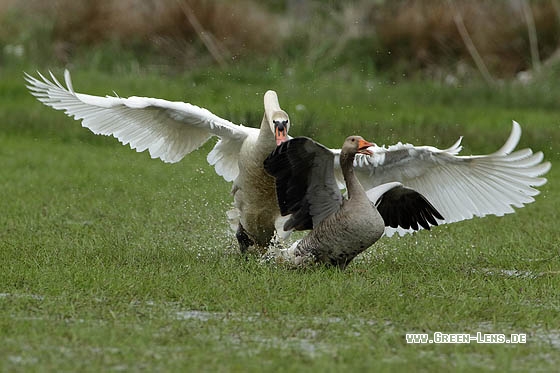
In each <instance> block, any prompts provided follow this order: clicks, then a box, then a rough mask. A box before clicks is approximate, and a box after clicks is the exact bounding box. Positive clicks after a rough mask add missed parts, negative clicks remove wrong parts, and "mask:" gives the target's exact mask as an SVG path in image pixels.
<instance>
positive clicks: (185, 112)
mask: <svg viewBox="0 0 560 373" xmlns="http://www.w3.org/2000/svg"><path fill="white" fill-rule="evenodd" d="M39 76H40V78H41V79H37V78H35V77H32V76H31V75H29V74H25V79H26V81H27V83H28V85H27V87H28V89H29V90H30V92H31V93H32V94H33V95H34V96H35V97H36V98H37V99H38V100H39V101H41V102H42V103H44V104H45V105H47V106H50V107H52V108H54V109H57V110H64V112H65V113H66V114H67V115H68V116H71V117H74V118H75V119H76V120H81V121H82V126H84V127H87V128H89V129H90V130H91V131H92V132H93V133H95V134H101V135H112V136H114V137H116V138H117V139H118V140H119V141H120V142H122V143H123V144H125V145H126V144H129V145H130V147H131V148H132V149H136V150H137V151H138V152H142V151H144V150H146V149H147V150H148V151H149V153H150V155H151V157H152V158H159V159H161V160H162V161H164V162H170V163H174V162H178V161H180V160H181V159H182V158H183V157H184V156H185V155H187V154H189V153H190V152H192V151H193V150H196V149H198V148H199V147H200V146H202V145H203V144H204V143H205V142H206V141H208V140H209V139H210V138H211V137H213V136H217V137H218V138H219V141H218V142H217V144H216V145H215V146H214V148H213V149H212V151H211V152H210V153H209V154H208V157H207V160H208V162H209V163H210V164H211V165H213V166H214V168H215V170H216V173H217V174H218V175H220V176H222V177H223V178H224V179H225V180H226V181H233V189H232V193H233V196H234V204H235V208H236V209H237V211H234V212H230V213H229V214H230V215H231V216H237V215H238V218H239V224H238V229H237V234H236V236H237V239H238V241H239V244H240V249H241V251H246V250H247V249H248V247H250V246H252V245H255V246H257V248H258V249H260V250H263V249H264V248H265V247H266V246H268V244H269V242H270V240H271V238H272V237H273V235H274V232H275V227H276V225H275V224H277V223H276V220H277V219H278V217H279V216H280V211H279V209H278V204H277V201H276V198H275V197H276V194H275V192H274V191H275V189H274V188H275V187H274V179H273V178H272V177H271V176H270V175H268V174H267V173H266V172H265V171H264V169H263V161H264V159H265V158H266V157H267V156H268V155H269V154H270V152H272V151H273V150H274V148H275V147H276V145H277V144H280V143H281V142H283V141H285V140H287V138H288V135H287V134H288V130H289V127H290V120H289V117H288V115H287V114H286V112H284V111H283V110H282V109H281V108H280V105H279V103H278V97H277V95H276V93H275V92H274V91H267V92H266V93H265V95H264V116H263V120H262V123H261V126H260V129H257V128H251V127H245V126H243V125H236V124H233V123H231V122H230V121H228V120H225V119H223V118H220V117H218V116H216V115H214V114H212V113H211V112H210V111H208V110H206V109H203V108H200V107H198V106H195V105H192V104H188V103H184V102H171V101H166V100H162V99H156V98H148V97H129V98H121V97H110V96H107V97H99V96H92V95H87V94H81V93H76V92H75V91H74V88H73V87H72V81H71V79H70V73H69V72H68V70H66V71H65V72H64V78H65V81H66V87H64V86H63V85H62V84H61V83H60V82H59V81H58V80H57V79H56V78H55V76H54V75H53V74H52V73H51V74H50V76H51V79H52V81H51V80H49V79H47V78H45V77H44V76H43V75H41V74H40V73H39Z"/></svg>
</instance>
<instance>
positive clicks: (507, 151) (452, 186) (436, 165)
mask: <svg viewBox="0 0 560 373" xmlns="http://www.w3.org/2000/svg"><path fill="white" fill-rule="evenodd" d="M520 137H521V127H520V126H519V124H518V123H517V122H515V121H514V122H513V129H512V132H511V134H510V136H509V138H508V140H507V141H506V143H505V144H504V145H503V146H502V147H501V148H500V149H499V150H498V151H496V152H495V153H492V154H488V155H475V156H459V155H457V154H458V153H459V152H460V150H461V146H460V142H461V139H459V141H457V142H456V143H455V144H454V145H453V146H452V147H450V148H448V149H444V150H440V149H437V148H434V147H431V146H413V145H410V144H401V143H399V144H397V145H392V146H389V147H388V148H386V147H373V148H370V149H372V150H373V152H374V154H373V155H363V154H358V155H356V159H355V161H354V169H355V172H356V175H357V177H358V179H359V180H360V182H361V183H362V185H363V186H364V189H366V190H368V189H370V188H373V187H376V186H378V185H381V184H384V183H388V182H394V181H397V182H400V183H402V184H403V185H404V186H406V187H408V188H411V189H414V190H416V191H417V192H418V193H420V194H422V195H423V196H424V197H425V198H426V199H427V200H428V201H429V202H430V203H431V204H432V205H433V206H434V207H435V208H436V209H437V211H439V212H440V213H441V215H443V216H444V219H443V220H441V219H440V220H439V223H440V224H441V223H452V222H457V221H461V220H466V219H471V218H472V217H474V216H479V217H482V216H486V215H497V216H502V215H504V214H508V213H512V212H514V210H513V207H517V208H520V207H523V206H524V205H525V204H527V203H531V202H533V201H534V198H533V196H535V195H537V194H539V191H538V190H537V189H535V187H538V186H542V185H543V184H545V183H546V179H545V178H543V177H541V176H542V175H544V174H546V173H547V172H548V170H549V169H550V166H551V165H550V162H543V153H542V152H537V153H533V151H532V150H531V149H529V148H526V149H522V150H517V151H514V150H515V147H516V146H517V144H518V143H519V139H520ZM333 152H334V153H335V157H337V155H338V154H339V153H340V151H339V150H336V149H335V150H333ZM337 164H338V162H337V159H336V158H335V168H336V165H337ZM373 202H376V201H373ZM394 231H395V230H394V229H387V230H386V234H387V235H391V234H392V233H394ZM398 232H399V233H401V234H404V232H405V231H404V230H402V229H400V230H398Z"/></svg>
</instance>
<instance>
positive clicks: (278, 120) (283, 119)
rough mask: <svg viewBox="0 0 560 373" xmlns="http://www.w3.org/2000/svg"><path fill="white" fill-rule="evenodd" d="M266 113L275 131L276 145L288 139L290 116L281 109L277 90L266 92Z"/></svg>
mask: <svg viewBox="0 0 560 373" xmlns="http://www.w3.org/2000/svg"><path fill="white" fill-rule="evenodd" d="M264 113H265V115H266V119H267V121H268V124H269V125H270V130H271V131H272V133H274V138H275V140H276V145H280V144H282V143H283V142H284V141H286V140H288V131H289V130H290V117H288V114H287V113H286V112H285V111H284V110H282V109H280V104H279V103H278V96H277V95H276V92H274V91H267V92H266V93H265V94H264Z"/></svg>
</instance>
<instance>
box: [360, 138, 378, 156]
mask: <svg viewBox="0 0 560 373" xmlns="http://www.w3.org/2000/svg"><path fill="white" fill-rule="evenodd" d="M374 145H375V144H374V143H372V142H369V141H366V140H364V139H360V140H358V153H362V154H367V155H372V154H373V152H372V151H371V150H369V149H368V148H369V147H370V146H374Z"/></svg>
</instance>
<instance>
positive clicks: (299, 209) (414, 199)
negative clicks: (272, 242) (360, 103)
mask: <svg viewBox="0 0 560 373" xmlns="http://www.w3.org/2000/svg"><path fill="white" fill-rule="evenodd" d="M372 146H373V144H372V143H370V142H367V141H365V140H364V139H363V138H361V137H359V136H350V137H348V138H347V139H346V141H345V142H344V144H343V146H342V149H341V150H340V152H338V158H339V164H340V169H341V171H342V175H343V177H344V181H345V183H346V190H347V198H343V196H342V194H341V192H340V189H339V187H338V185H337V182H336V179H335V174H334V158H335V155H334V154H333V152H332V151H331V150H329V149H327V148H326V147H324V146H323V145H321V144H319V143H317V142H315V141H313V140H311V139H309V138H307V137H297V138H294V139H291V140H288V141H286V142H284V143H283V144H281V145H280V146H278V147H277V148H276V149H275V150H274V152H272V153H271V154H270V155H269V156H268V157H267V158H266V160H265V161H264V168H265V170H266V171H267V172H268V173H270V174H271V175H272V176H274V177H275V179H276V193H277V196H278V203H279V206H280V212H281V214H282V215H283V216H289V219H288V220H287V221H286V222H285V225H284V229H285V230H286V231H289V230H308V229H312V230H311V232H309V234H307V235H306V236H305V237H304V238H303V239H301V240H300V241H297V242H296V243H295V244H294V245H292V247H291V248H290V249H288V253H287V254H286V255H285V258H286V259H288V260H290V261H291V262H292V264H295V265H300V264H304V263H308V262H309V261H314V262H319V263H325V264H330V265H334V266H337V267H339V268H345V267H346V266H347V265H348V263H350V262H351V261H352V259H354V257H356V255H358V254H359V253H361V252H362V251H364V250H365V249H367V248H368V247H370V246H371V245H372V244H374V243H375V242H376V241H377V240H378V239H379V238H380V237H381V236H382V235H383V233H384V232H385V226H386V225H396V226H401V227H403V228H405V229H415V230H417V229H418V227H419V226H422V227H424V228H425V229H430V224H431V225H437V221H436V219H443V216H441V214H440V213H439V212H438V211H437V210H436V209H435V208H434V207H433V206H432V205H431V204H430V202H428V201H427V200H426V199H425V198H424V197H423V196H422V195H421V194H420V193H418V192H416V191H414V190H412V189H408V188H405V187H403V186H402V184H401V183H398V182H391V183H386V184H382V185H380V186H378V187H376V188H374V189H373V190H370V191H369V194H366V192H365V191H364V188H363V187H362V185H361V184H360V182H359V181H358V179H357V178H356V176H355V172H354V167H353V163H354V158H355V156H356V154H357V153H360V154H365V155H372V152H371V150H370V147H372ZM370 199H374V200H375V201H376V204H375V205H374V204H373V203H371V202H370Z"/></svg>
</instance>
